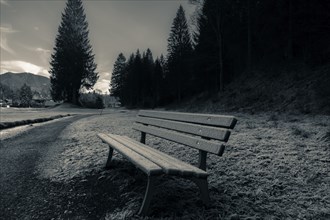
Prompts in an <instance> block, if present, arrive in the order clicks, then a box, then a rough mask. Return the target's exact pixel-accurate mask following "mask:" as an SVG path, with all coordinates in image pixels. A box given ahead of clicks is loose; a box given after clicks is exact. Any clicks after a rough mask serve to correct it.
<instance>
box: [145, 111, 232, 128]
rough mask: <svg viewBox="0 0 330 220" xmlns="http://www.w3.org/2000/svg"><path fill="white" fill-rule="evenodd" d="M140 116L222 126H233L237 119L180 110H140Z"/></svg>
mask: <svg viewBox="0 0 330 220" xmlns="http://www.w3.org/2000/svg"><path fill="white" fill-rule="evenodd" d="M138 115H139V116H142V117H151V118H159V119H168V120H174V121H181V122H190V123H195V124H202V125H210V126H216V127H224V128H230V129H232V128H234V126H235V125H236V122H237V119H236V118H235V117H233V116H227V115H210V114H194V113H181V112H160V111H149V110H148V111H146V110H141V111H139V113H138Z"/></svg>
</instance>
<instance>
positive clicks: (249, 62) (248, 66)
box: [247, 0, 252, 72]
mask: <svg viewBox="0 0 330 220" xmlns="http://www.w3.org/2000/svg"><path fill="white" fill-rule="evenodd" d="M247 4H248V5H247V17H248V19H247V21H248V25H247V26H248V27H247V71H248V72H251V47H252V45H251V4H250V0H248V2H247Z"/></svg>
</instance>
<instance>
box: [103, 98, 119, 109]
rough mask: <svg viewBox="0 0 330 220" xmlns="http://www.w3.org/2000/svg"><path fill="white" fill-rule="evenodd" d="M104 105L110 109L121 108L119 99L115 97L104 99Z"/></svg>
mask: <svg viewBox="0 0 330 220" xmlns="http://www.w3.org/2000/svg"><path fill="white" fill-rule="evenodd" d="M104 104H105V106H107V107H110V108H119V107H120V106H121V103H120V101H119V98H118V97H115V96H106V97H105V99H104Z"/></svg>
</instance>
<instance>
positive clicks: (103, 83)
mask: <svg viewBox="0 0 330 220" xmlns="http://www.w3.org/2000/svg"><path fill="white" fill-rule="evenodd" d="M109 84H110V80H106V79H101V80H98V81H97V83H96V84H95V85H94V89H95V90H100V91H102V93H107V94H108V93H109Z"/></svg>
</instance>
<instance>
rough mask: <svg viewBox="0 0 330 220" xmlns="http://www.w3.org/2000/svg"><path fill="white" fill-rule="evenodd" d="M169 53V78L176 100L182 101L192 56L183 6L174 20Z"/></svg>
mask: <svg viewBox="0 0 330 220" xmlns="http://www.w3.org/2000/svg"><path fill="white" fill-rule="evenodd" d="M167 51H168V58H167V68H168V73H167V78H168V80H169V83H170V85H171V86H172V91H173V92H174V94H173V95H174V98H175V99H177V100H178V101H180V100H181V98H182V96H183V95H184V93H185V90H186V89H187V85H188V82H189V81H190V78H191V67H190V65H191V63H190V59H191V55H192V43H191V38H190V34H189V28H188V24H187V20H186V17H185V12H184V10H183V8H182V6H181V5H180V7H179V9H178V11H177V14H176V17H175V18H174V20H173V24H172V28H171V33H170V36H169V38H168V46H167Z"/></svg>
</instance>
